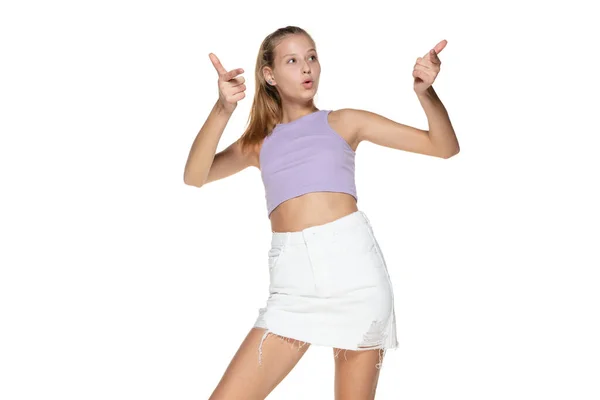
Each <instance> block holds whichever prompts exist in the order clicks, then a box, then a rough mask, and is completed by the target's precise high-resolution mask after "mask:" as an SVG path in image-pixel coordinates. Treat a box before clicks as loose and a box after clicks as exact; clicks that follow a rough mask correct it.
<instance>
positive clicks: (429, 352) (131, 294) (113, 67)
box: [0, 1, 600, 400]
mask: <svg viewBox="0 0 600 400" xmlns="http://www.w3.org/2000/svg"><path fill="white" fill-rule="evenodd" d="M584 3H586V2H583V1H571V2H569V3H568V4H565V5H564V6H556V5H553V4H563V3H558V2H557V3H554V2H532V1H530V2H525V3H523V2H519V3H517V2H514V1H513V2H506V1H505V2H502V3H496V4H493V5H492V4H491V3H485V5H484V3H481V2H474V1H473V2H464V1H463V2H441V1H438V2H434V1H429V2H423V1H420V2H394V3H392V2H386V1H369V2H366V3H365V2H359V3H356V4H349V3H347V2H335V3H334V2H323V1H318V2H317V1H305V2H295V3H294V2H285V3H282V2H276V1H272V2H264V3H251V2H250V3H249V2H238V1H227V2H210V3H206V2H204V3H203V2H200V1H197V2H192V1H187V2H182V1H170V2H141V1H140V2H132V1H118V2H116V1H104V2H76V1H71V2H66V1H56V2H39V1H38V2H23V1H19V2H16V1H12V2H10V1H9V2H3V3H2V6H1V7H0V37H1V38H2V39H1V40H0V46H1V49H2V53H1V56H0V57H1V60H2V61H1V62H0V72H1V74H0V79H1V87H0V102H1V103H0V106H1V111H0V113H1V114H0V132H1V141H0V167H1V168H0V171H1V172H0V173H1V174H2V175H1V183H2V189H1V190H2V195H1V196H0V201H1V206H2V207H1V215H0V235H1V242H0V266H1V269H0V324H1V327H0V328H1V329H0V398H2V399H4V400H17V399H50V398H57V399H58V398H60V399H62V400H66V399H78V400H79V399H86V400H91V399H111V400H117V399H128V400H129V399H144V400H150V399H179V400H183V399H207V398H208V397H209V396H210V394H211V393H212V390H213V389H214V387H215V386H216V384H217V383H218V381H219V379H220V378H221V376H222V374H223V372H224V371H225V368H226V367H227V365H228V364H229V362H230V360H231V357H232V356H233V354H234V353H235V351H236V350H237V348H238V346H239V345H240V343H241V341H242V340H243V338H244V337H245V335H246V334H247V332H248V330H249V329H250V328H251V326H252V324H253V323H254V320H255V319H256V317H257V315H258V309H259V308H260V307H263V306H264V304H265V301H266V299H267V295H268V292H267V290H268V268H267V251H268V248H269V245H270V242H269V241H270V234H271V230H270V226H269V223H268V219H267V217H266V204H265V199H264V188H263V186H262V182H261V179H260V173H259V171H258V170H257V169H255V168H249V169H247V170H244V171H242V172H240V173H239V174H236V175H234V176H232V177H229V178H227V179H223V180H221V181H217V182H213V183H210V184H208V185H207V186H205V187H203V188H201V189H198V188H195V187H192V186H186V185H185V184H184V183H183V169H184V165H185V162H186V158H187V155H188V152H189V149H190V146H191V144H192V142H193V140H194V138H195V136H196V134H197V133H198V130H199V129H200V127H201V126H202V124H203V123H204V121H205V119H206V117H207V116H208V114H209V112H210V110H211V107H212V106H213V104H214V102H215V101H216V99H217V93H218V92H217V73H216V71H215V70H214V68H213V66H212V64H211V62H210V59H209V57H208V54H209V53H210V52H214V53H215V54H216V55H217V56H218V57H219V58H220V60H221V61H222V63H223V65H224V66H225V68H226V69H228V70H230V69H233V68H244V69H245V71H246V72H245V73H244V77H245V78H246V79H247V82H246V83H247V86H248V89H247V93H246V94H247V97H246V98H245V99H244V100H242V101H241V102H240V103H239V107H238V108H237V110H236V111H235V113H234V115H233V116H232V118H231V120H230V122H229V124H228V125H227V127H226V130H225V132H224V134H223V136H222V139H221V142H220V143H219V148H218V150H222V149H224V148H225V147H226V146H227V145H229V144H230V143H231V142H233V141H234V140H235V139H236V138H237V137H239V135H240V134H241V133H242V132H243V130H244V128H245V127H246V123H247V121H248V113H249V110H250V106H251V101H252V98H253V95H254V81H255V80H254V75H253V73H254V67H255V64H254V63H255V60H256V56H257V52H258V49H259V45H260V43H261V41H262V40H263V38H264V37H265V36H266V35H268V34H269V33H271V32H272V31H274V30H276V29H277V28H279V27H283V26H286V25H298V26H301V27H303V28H304V29H306V30H307V31H308V32H309V33H310V34H311V35H312V36H313V38H314V40H315V41H316V44H317V50H318V52H319V57H320V62H321V66H322V74H321V82H320V86H319V91H318V93H317V96H316V106H317V107H318V108H320V109H339V108H361V109H366V110H369V111H372V112H376V113H379V114H381V115H383V116H386V117H388V118H390V119H393V120H395V121H398V122H401V123H404V124H408V125H413V126H415V127H419V128H423V129H427V128H428V125H427V119H426V116H425V114H424V112H423V109H422V108H421V105H420V103H419V102H418V99H417V97H416V95H415V94H414V92H413V90H412V84H413V78H412V76H411V73H412V69H413V66H414V63H415V60H416V58H417V57H419V56H423V55H425V54H426V53H427V51H428V50H429V49H431V48H432V47H433V46H434V45H435V44H436V43H438V42H439V41H440V40H443V39H446V40H448V45H447V46H446V48H445V49H444V50H443V51H442V52H441V53H440V55H439V56H440V59H441V60H442V69H441V72H440V75H439V76H438V78H437V80H436V82H435V83H434V88H435V90H436V92H437V93H438V95H439V97H440V98H441V100H442V102H443V103H444V105H445V106H446V108H447V110H448V112H449V114H450V118H451V121H452V123H453V126H454V128H455V130H456V133H457V136H458V138H459V142H460V146H461V152H460V154H458V155H457V156H455V157H453V158H450V159H448V160H444V159H438V158H433V157H429V156H423V155H418V154H414V153H408V152H403V151H398V150H393V149H389V148H384V147H381V146H376V145H373V144H370V143H368V142H364V143H363V144H361V146H360V147H359V149H358V153H357V159H356V163H357V165H356V168H357V172H356V180H357V187H358V196H359V204H358V205H359V208H360V209H362V210H363V211H365V212H366V213H367V215H368V216H369V218H370V219H371V222H372V224H373V227H374V229H375V232H376V235H377V237H378V240H379V242H380V245H381V247H382V250H383V252H384V255H385V257H386V261H387V264H388V269H389V272H390V275H391V278H392V281H393V284H394V290H395V306H396V315H397V319H398V320H397V328H398V340H399V344H400V347H399V348H398V349H396V350H392V351H388V353H387V355H386V358H385V361H384V366H383V369H382V372H381V377H380V381H379V386H378V389H377V398H378V399H410V400H425V399H436V400H439V399H461V400H467V399H477V400H481V399H486V400H492V399H502V400H505V399H527V400H530V399H578V400H587V399H598V398H600V385H599V383H598V377H599V376H600V362H599V360H600V342H599V340H598V338H599V337H600V322H599V316H600V309H599V304H600V295H599V292H598V285H599V283H600V272H599V267H600V256H599V254H598V253H599V242H600V240H599V239H600V234H599V232H598V226H599V225H598V223H599V222H600V221H599V212H598V204H599V203H600V198H599V196H598V194H597V189H598V181H599V180H598V171H599V170H600V168H599V167H600V163H599V161H598V143H599V140H598V137H599V134H600V129H599V128H598V123H597V110H598V89H599V84H598V83H599V82H598V73H597V68H598V56H597V50H598V48H597V43H596V42H597V40H596V39H597V38H598V37H599V31H598V28H597V21H596V20H595V19H593V14H592V12H591V10H590V9H586V8H585V6H584ZM517 4H518V5H517ZM587 4H590V3H587ZM333 366H334V359H333V352H332V351H331V349H329V348H323V347H317V346H312V347H311V348H310V349H309V350H308V352H307V353H306V355H305V356H304V358H302V359H301V360H300V362H299V363H298V365H297V366H296V367H295V368H294V369H293V370H292V372H291V373H290V374H289V375H288V376H287V377H286V378H285V379H284V381H283V382H282V383H281V384H280V385H279V386H278V387H277V388H276V389H275V390H274V391H273V392H272V394H271V395H270V396H269V398H270V399H332V398H333V376H334V375H333V373H334V369H333Z"/></svg>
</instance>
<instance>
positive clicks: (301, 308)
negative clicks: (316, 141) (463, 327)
mask: <svg viewBox="0 0 600 400" xmlns="http://www.w3.org/2000/svg"><path fill="white" fill-rule="evenodd" d="M268 266H269V276H270V284H269V297H268V299H267V302H266V306H265V307H264V308H260V309H259V312H258V318H257V319H256V322H255V324H254V326H255V327H257V328H264V329H266V331H265V334H264V336H263V338H262V340H261V342H260V346H259V349H258V352H259V360H258V362H259V364H261V356H262V344H263V341H264V340H265V339H266V338H267V335H268V334H269V333H271V334H274V335H276V336H280V337H281V338H288V339H293V340H297V341H299V342H305V343H310V344H311V345H318V346H327V347H333V348H338V349H346V350H372V349H380V350H382V351H383V354H385V351H386V350H388V349H395V348H397V347H398V340H397V337H396V315H395V311H394V292H393V288H392V282H391V280H390V274H389V272H388V269H387V265H386V262H385V260H384V257H383V253H382V252H381V248H380V247H379V243H378V242H377V240H376V239H375V235H374V234H373V228H372V226H371V223H370V221H369V219H368V218H367V216H366V214H365V213H364V212H363V211H361V210H359V211H355V212H353V213H351V214H348V215H345V216H343V217H341V218H338V219H336V220H334V221H331V222H328V223H326V224H323V225H316V226H311V227H309V228H306V229H303V230H301V231H296V232H273V233H272V239H271V248H270V249H269V252H268ZM381 357H382V356H381V353H380V364H381ZM380 364H378V367H379V366H380Z"/></svg>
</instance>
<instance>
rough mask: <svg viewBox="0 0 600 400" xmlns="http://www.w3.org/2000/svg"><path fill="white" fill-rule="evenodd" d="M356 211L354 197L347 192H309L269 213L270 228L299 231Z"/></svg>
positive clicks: (279, 230) (275, 231)
mask: <svg viewBox="0 0 600 400" xmlns="http://www.w3.org/2000/svg"><path fill="white" fill-rule="evenodd" d="M355 211H358V207H357V205H356V198H355V197H354V196H352V195H350V194H348V193H338V192H311V193H307V194H304V195H301V196H298V197H294V198H292V199H289V200H286V201H284V202H283V203H281V204H280V205H279V206H278V207H276V208H275V210H273V212H272V213H271V217H270V219H271V230H272V231H273V232H274V233H277V232H295V231H301V230H303V229H306V228H308V227H311V226H316V225H322V224H326V223H329V222H331V221H334V220H336V219H338V218H340V217H343V216H345V215H348V214H350V213H352V212H355Z"/></svg>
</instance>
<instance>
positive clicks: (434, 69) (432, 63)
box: [413, 40, 448, 94]
mask: <svg viewBox="0 0 600 400" xmlns="http://www.w3.org/2000/svg"><path fill="white" fill-rule="evenodd" d="M447 43H448V41H447V40H442V41H441V42H439V43H438V44H436V45H435V47H434V48H433V49H431V50H429V52H428V53H427V54H425V56H424V57H419V58H417V62H416V63H415V67H414V69H413V77H414V78H415V82H414V90H415V92H417V94H421V93H424V92H425V91H426V90H427V89H428V88H429V87H430V86H431V85H433V81H435V78H436V77H437V75H438V73H439V72H440V66H441V65H442V62H441V61H440V59H439V58H438V56H437V55H438V53H440V52H441V51H442V50H443V49H444V47H446V44H447Z"/></svg>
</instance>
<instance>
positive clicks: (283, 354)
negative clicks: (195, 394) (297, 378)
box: [209, 328, 310, 400]
mask: <svg viewBox="0 0 600 400" xmlns="http://www.w3.org/2000/svg"><path fill="white" fill-rule="evenodd" d="M265 331H266V330H265V329H262V328H252V329H251V330H250V332H249V333H248V335H247V336H246V338H245V339H244V341H243V342H242V344H241V345H240V347H239V349H238V351H237V352H236V353H235V355H234V356H233V359H232V360H231V362H230V363H229V366H228V367H227V369H226V370H225V373H224V374H223V377H222V378H221V380H220V381H219V384H218V385H217V387H216V388H215V390H214V391H213V393H212V395H211V396H210V399H209V400H221V399H227V400H229V399H247V400H254V399H256V400H259V399H260V400H263V399H264V398H266V397H267V395H268V394H269V393H270V392H271V391H272V390H273V389H275V387H276V386H277V385H278V384H279V383H280V382H281V381H282V380H283V378H285V377H286V376H287V374H288V373H289V372H290V371H291V370H292V368H294V366H295V365H296V364H297V363H298V361H299V360H300V358H302V356H303V355H304V353H306V350H308V348H309V347H310V344H309V343H304V342H298V341H292V340H290V339H287V338H282V337H280V336H276V335H274V334H272V333H269V334H268V336H267V337H266V338H265V340H264V341H262V346H261V340H262V339H263V336H264V334H265ZM259 346H260V347H261V350H262V352H261V353H262V354H260V357H261V359H262V361H261V364H260V365H259V362H258V357H259Z"/></svg>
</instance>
